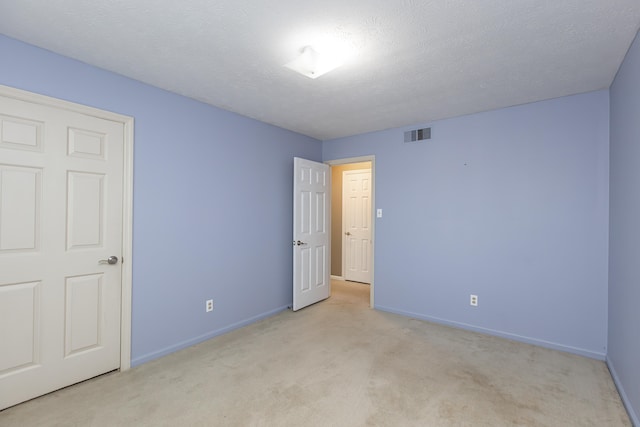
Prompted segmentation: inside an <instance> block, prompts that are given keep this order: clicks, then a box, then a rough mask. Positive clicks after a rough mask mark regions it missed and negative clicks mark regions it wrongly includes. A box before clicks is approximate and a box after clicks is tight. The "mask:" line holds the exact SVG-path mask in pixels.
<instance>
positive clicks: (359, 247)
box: [342, 169, 371, 283]
mask: <svg viewBox="0 0 640 427" xmlns="http://www.w3.org/2000/svg"><path fill="white" fill-rule="evenodd" d="M342 183H343V184H342V185H343V189H342V197H343V200H342V207H343V210H342V212H343V219H342V226H343V228H344V230H343V232H344V233H343V236H344V237H343V239H344V248H345V250H344V253H345V264H344V273H343V274H344V278H345V279H346V280H351V281H355V282H362V283H371V170H369V169H367V170H364V169H362V170H350V171H344V173H343V179H342Z"/></svg>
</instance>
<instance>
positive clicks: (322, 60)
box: [284, 46, 342, 79]
mask: <svg viewBox="0 0 640 427" xmlns="http://www.w3.org/2000/svg"><path fill="white" fill-rule="evenodd" d="M341 65H342V61H340V60H339V59H337V58H334V57H331V56H329V55H326V54H321V53H319V52H317V51H316V50H314V49H313V48H312V47H311V46H305V47H303V48H302V50H301V52H300V56H298V57H297V58H296V59H294V60H293V61H291V62H289V63H287V64H284V66H285V67H287V68H289V69H291V70H293V71H296V72H298V73H300V74H302V75H303V76H307V77H309V78H311V79H316V78H318V77H320V76H321V75H323V74H326V73H328V72H329V71H331V70H333V69H335V68H338V67H339V66H341Z"/></svg>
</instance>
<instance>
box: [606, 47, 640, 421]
mask: <svg viewBox="0 0 640 427" xmlns="http://www.w3.org/2000/svg"><path fill="white" fill-rule="evenodd" d="M610 142H611V178H610V180H611V181H610V183H611V189H610V192H611V201H610V207H611V212H610V216H611V225H610V228H609V236H610V239H609V354H608V355H607V361H608V362H609V368H610V369H611V372H612V373H613V375H614V378H615V380H616V383H617V385H618V389H619V390H620V394H621V395H622V396H623V399H624V401H625V404H626V405H627V409H628V410H629V413H630V414H631V417H632V419H633V420H634V423H635V425H636V426H640V309H639V308H638V304H637V303H638V301H640V262H639V259H638V255H639V254H640V185H639V183H640V39H638V38H637V37H636V40H635V41H634V43H633V44H632V46H631V49H630V50H629V53H628V54H627V57H626V59H625V61H624V62H623V64H622V66H621V68H620V70H619V71H618V75H617V77H616V79H615V80H614V82H613V85H612V86H611V139H610Z"/></svg>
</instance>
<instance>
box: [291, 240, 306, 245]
mask: <svg viewBox="0 0 640 427" xmlns="http://www.w3.org/2000/svg"><path fill="white" fill-rule="evenodd" d="M293 244H294V245H297V246H302V245H306V243H305V242H301V241H300V240H297V241H294V242H293Z"/></svg>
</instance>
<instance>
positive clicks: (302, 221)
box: [293, 157, 331, 311]
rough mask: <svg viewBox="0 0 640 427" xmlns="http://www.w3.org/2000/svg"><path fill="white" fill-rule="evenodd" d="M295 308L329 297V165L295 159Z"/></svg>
mask: <svg viewBox="0 0 640 427" xmlns="http://www.w3.org/2000/svg"><path fill="white" fill-rule="evenodd" d="M293 169H294V178H293V311H296V310H300V309H301V308H304V307H306V306H308V305H311V304H313V303H316V302H318V301H321V300H323V299H326V298H329V295H330V293H331V281H330V280H329V260H330V259H331V256H330V255H331V254H330V246H329V230H330V223H329V221H330V219H331V216H330V214H329V212H330V211H329V209H330V206H329V200H330V197H329V196H330V194H329V189H330V188H331V187H330V185H331V182H330V180H331V174H330V173H329V166H328V165H325V164H322V163H317V162H312V161H311V160H305V159H300V158H298V157H295V158H294V159H293Z"/></svg>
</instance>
